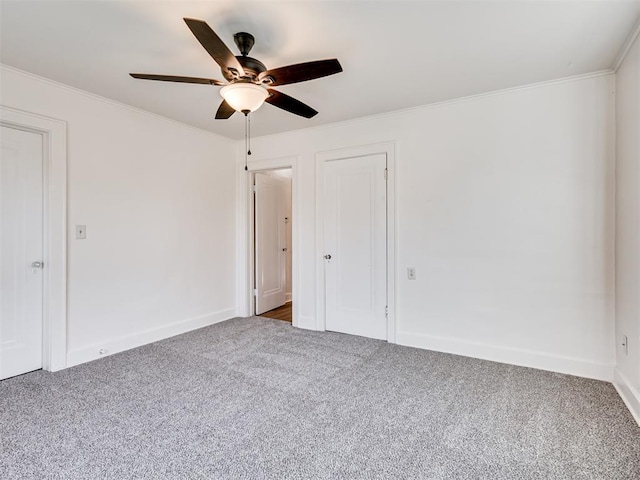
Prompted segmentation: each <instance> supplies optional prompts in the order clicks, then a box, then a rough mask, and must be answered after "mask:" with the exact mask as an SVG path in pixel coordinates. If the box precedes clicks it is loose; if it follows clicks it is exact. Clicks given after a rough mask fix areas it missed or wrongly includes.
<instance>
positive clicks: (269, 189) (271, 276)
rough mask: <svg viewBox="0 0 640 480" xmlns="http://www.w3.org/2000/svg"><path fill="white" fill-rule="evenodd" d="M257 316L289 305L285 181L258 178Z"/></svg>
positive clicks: (256, 210) (256, 195)
mask: <svg viewBox="0 0 640 480" xmlns="http://www.w3.org/2000/svg"><path fill="white" fill-rule="evenodd" d="M255 186H256V194H255V245H256V248H255V252H256V258H255V262H256V272H255V277H256V315H260V314H261V313H264V312H267V311H269V310H272V309H274V308H277V307H279V306H281V305H284V303H285V301H286V270H285V268H286V263H285V262H286V252H285V250H284V249H285V246H286V239H285V217H286V212H285V209H286V206H285V181H284V180H281V179H278V178H276V177H271V176H268V175H265V174H261V173H256V175H255Z"/></svg>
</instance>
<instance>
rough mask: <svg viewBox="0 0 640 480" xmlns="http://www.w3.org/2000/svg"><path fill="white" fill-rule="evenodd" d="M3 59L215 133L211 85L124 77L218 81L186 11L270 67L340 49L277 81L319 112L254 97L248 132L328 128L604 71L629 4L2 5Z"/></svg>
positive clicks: (219, 127)
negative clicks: (239, 37) (243, 35)
mask: <svg viewBox="0 0 640 480" xmlns="http://www.w3.org/2000/svg"><path fill="white" fill-rule="evenodd" d="M0 8H1V11H0V14H1V19H0V29H1V34H0V40H1V50H0V61H1V62H2V63H4V64H6V65H11V66H14V67H17V68H20V69H22V70H26V71H28V72H32V73H35V74H38V75H41V76H44V77H47V78H50V79H53V80H57V81H59V82H62V83H66V84H68V85H72V86H74V87H78V88H81V89H83V90H87V91H90V92H93V93H96V94H99V95H102V96H105V97H108V98H112V99H115V100H118V101H120V102H124V103H127V104H130V105H134V106H136V107H139V108H142V109H144V110H148V111H151V112H155V113H158V114H160V115H164V116H166V117H170V118H173V119H175V120H178V121H181V122H185V123H188V124H191V125H195V126H197V127H201V128H204V129H207V130H210V131H212V132H216V133H219V134H221V135H224V136H227V137H232V138H242V136H243V135H244V130H243V121H242V120H243V119H242V116H241V115H239V114H236V115H234V116H233V117H232V118H231V119H229V120H215V119H214V114H215V111H216V109H217V107H218V104H219V103H220V97H219V94H218V87H213V86H204V85H189V84H176V83H165V82H152V81H144V80H135V79H132V78H131V77H129V75H128V73H129V72H143V73H160V74H169V75H184V76H202V77H211V78H219V79H222V75H221V74H220V70H219V68H218V67H217V65H216V64H215V63H214V62H213V60H212V59H211V57H209V55H208V54H207V53H206V51H205V50H204V49H203V48H202V47H201V46H200V44H199V43H198V41H197V40H196V39H195V37H194V36H193V35H192V34H191V32H190V31H189V29H188V28H187V26H186V25H185V23H184V22H183V20H182V18H183V17H192V18H199V19H202V20H205V21H206V22H208V23H209V25H210V26H211V27H212V28H213V29H214V30H215V31H216V32H217V33H218V34H219V35H220V37H221V38H222V39H223V40H224V41H225V42H226V43H227V45H228V46H229V48H231V49H232V51H234V52H236V49H235V45H234V43H233V33H235V32H238V31H249V32H250V33H253V35H254V36H255V37H256V45H255V47H254V49H253V50H252V51H251V56H253V57H256V58H258V59H260V60H261V61H262V62H263V63H265V64H266V65H267V67H268V68H274V67H279V66H283V65H288V64H291V63H298V62H304V61H310V60H317V59H323V58H332V57H337V58H338V59H339V60H340V62H341V63H342V66H343V68H344V72H343V73H340V74H338V75H334V76H331V77H326V78H322V79H318V80H313V81H311V82H305V83H300V84H295V85H288V86H283V87H278V88H279V89H280V90H281V91H282V92H284V93H287V94H289V95H292V96H294V97H296V98H298V99H299V100H301V101H303V102H305V103H308V104H309V105H310V106H312V107H314V108H316V109H317V110H319V112H320V113H319V114H318V115H317V116H316V117H315V118H313V119H311V120H307V119H304V118H301V117H297V116H294V115H291V114H289V113H286V112H284V111H282V110H280V109H278V108H275V107H273V106H271V105H265V106H263V107H262V108H261V109H260V110H258V111H257V112H255V113H254V114H253V116H252V118H253V119H252V132H253V135H255V136H257V135H266V134H272V133H278V132H283V131H288V130H294V129H299V128H305V127H309V126H314V125H320V124H326V123H333V122H337V121H341V120H347V119H351V118H357V117H363V116H367V115H372V114H378V113H382V112H388V111H393V110H399V109H403V108H407V107H412V106H418V105H426V104H429V103H433V102H438V101H443V100H448V99H453V98H458V97H463V96H467V95H473V94H477V93H482V92H488V91H492V90H498V89H502V88H507V87H514V86H518V85H524V84H528V83H534V82H540V81H545V80H551V79H556V78H561V77H566V76H571V75H578V74H582V73H587V72H594V71H598V70H605V69H609V68H611V67H612V66H613V64H614V62H615V59H616V56H617V55H618V53H619V51H620V49H621V48H622V46H623V44H624V42H625V40H626V38H627V37H628V35H629V34H630V33H631V31H632V29H633V26H634V24H635V23H636V21H637V20H638V17H640V0H601V1H594V0H590V1H583V0H557V1H525V0H511V1H484V0H477V1H357V0H350V1H320V0H316V1H300V0H298V1H273V0H271V1H266V0H264V1H255V2H246V1H238V0H235V1H227V0H220V1H187V0H185V1H179V0H173V1H166V0H165V1H160V0H158V1H145V0H128V1H118V0H108V1H106V0H105V1H98V0H85V1H78V0H75V1H68V0H49V1H35V0H21V1H11V0H9V1H7V0H2V1H1V3H0Z"/></svg>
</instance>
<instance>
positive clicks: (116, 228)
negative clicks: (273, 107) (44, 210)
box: [0, 67, 236, 365]
mask: <svg viewBox="0 0 640 480" xmlns="http://www.w3.org/2000/svg"><path fill="white" fill-rule="evenodd" d="M0 84H1V87H0V88H1V90H0V103H1V104H2V105H5V106H9V107H12V108H16V109H20V110H24V111H27V112H31V113H37V114H40V115H45V116H49V117H53V118H56V119H60V120H64V121H66V122H67V124H68V235H69V240H68V324H67V325H68V333H67V339H68V340H67V345H68V364H69V365H73V364H76V363H80V362H83V361H88V360H91V359H94V358H97V357H98V355H99V354H98V351H99V350H100V349H101V348H105V349H107V350H108V353H114V352H115V351H118V350H122V349H126V348H131V347H134V346H137V345H140V344H143V343H147V342H149V341H153V340H156V339H159V338H163V337H166V336H170V335H175V334H177V333H181V332H183V331H186V330H189V329H193V328H197V327H199V326H203V325H205V324H208V323H212V322H215V321H219V320H223V319H226V318H229V317H232V316H234V314H235V288H234V282H235V264H234V259H233V252H234V251H235V221H236V220H235V201H236V197H235V175H236V173H235V157H236V151H235V142H232V141H230V140H227V139H224V138H222V137H219V136H216V135H214V134H212V133H209V132H205V131H202V130H198V129H195V128H191V127H187V126H185V125H181V124H178V123H176V122H173V121H170V120H167V119H163V118H160V117H157V116H153V115H150V114H146V113H144V112H141V111H139V110H135V109H132V108H129V107H126V106H123V105H120V104H117V103H115V102H111V101H108V100H106V99H101V98H99V97H96V96H93V95H90V94H86V93H83V92H81V91H78V90H74V89H71V88H68V87H65V86H62V85H59V84H55V83H53V82H49V81H45V80H43V79H40V78H37V77H34V76H31V75H28V74H24V73H21V72H18V71H16V70H13V69H9V68H5V67H2V68H1V69H0ZM195 107H197V106H195ZM76 224H83V225H86V226H87V239H86V240H75V235H74V229H75V227H74V226H75V225H76Z"/></svg>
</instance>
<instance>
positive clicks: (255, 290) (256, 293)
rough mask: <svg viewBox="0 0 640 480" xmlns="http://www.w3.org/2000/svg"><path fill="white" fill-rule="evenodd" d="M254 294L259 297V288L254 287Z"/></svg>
mask: <svg viewBox="0 0 640 480" xmlns="http://www.w3.org/2000/svg"><path fill="white" fill-rule="evenodd" d="M253 296H254V297H257V296H258V289H257V288H254V289H253Z"/></svg>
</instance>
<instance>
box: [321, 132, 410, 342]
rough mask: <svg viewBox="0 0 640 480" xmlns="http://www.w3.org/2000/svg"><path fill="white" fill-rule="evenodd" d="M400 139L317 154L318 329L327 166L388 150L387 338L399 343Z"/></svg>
mask: <svg viewBox="0 0 640 480" xmlns="http://www.w3.org/2000/svg"><path fill="white" fill-rule="evenodd" d="M395 152H396V143H395V142H385V143H377V144H373V145H362V146H356V147H350V148H343V149H338V150H331V151H325V152H318V153H317V154H316V329H317V330H321V331H325V330H326V329H327V322H326V311H325V302H326V291H325V268H324V265H325V263H324V258H323V256H324V205H323V204H324V166H325V164H326V163H327V162H333V161H338V160H346V159H349V158H356V157H366V156H369V155H375V154H381V153H382V154H385V155H386V157H387V342H389V343H396V333H397V330H398V329H397V322H396V238H395V237H396V199H395V183H396V180H395V178H396V163H395V162H396V155H395Z"/></svg>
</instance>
